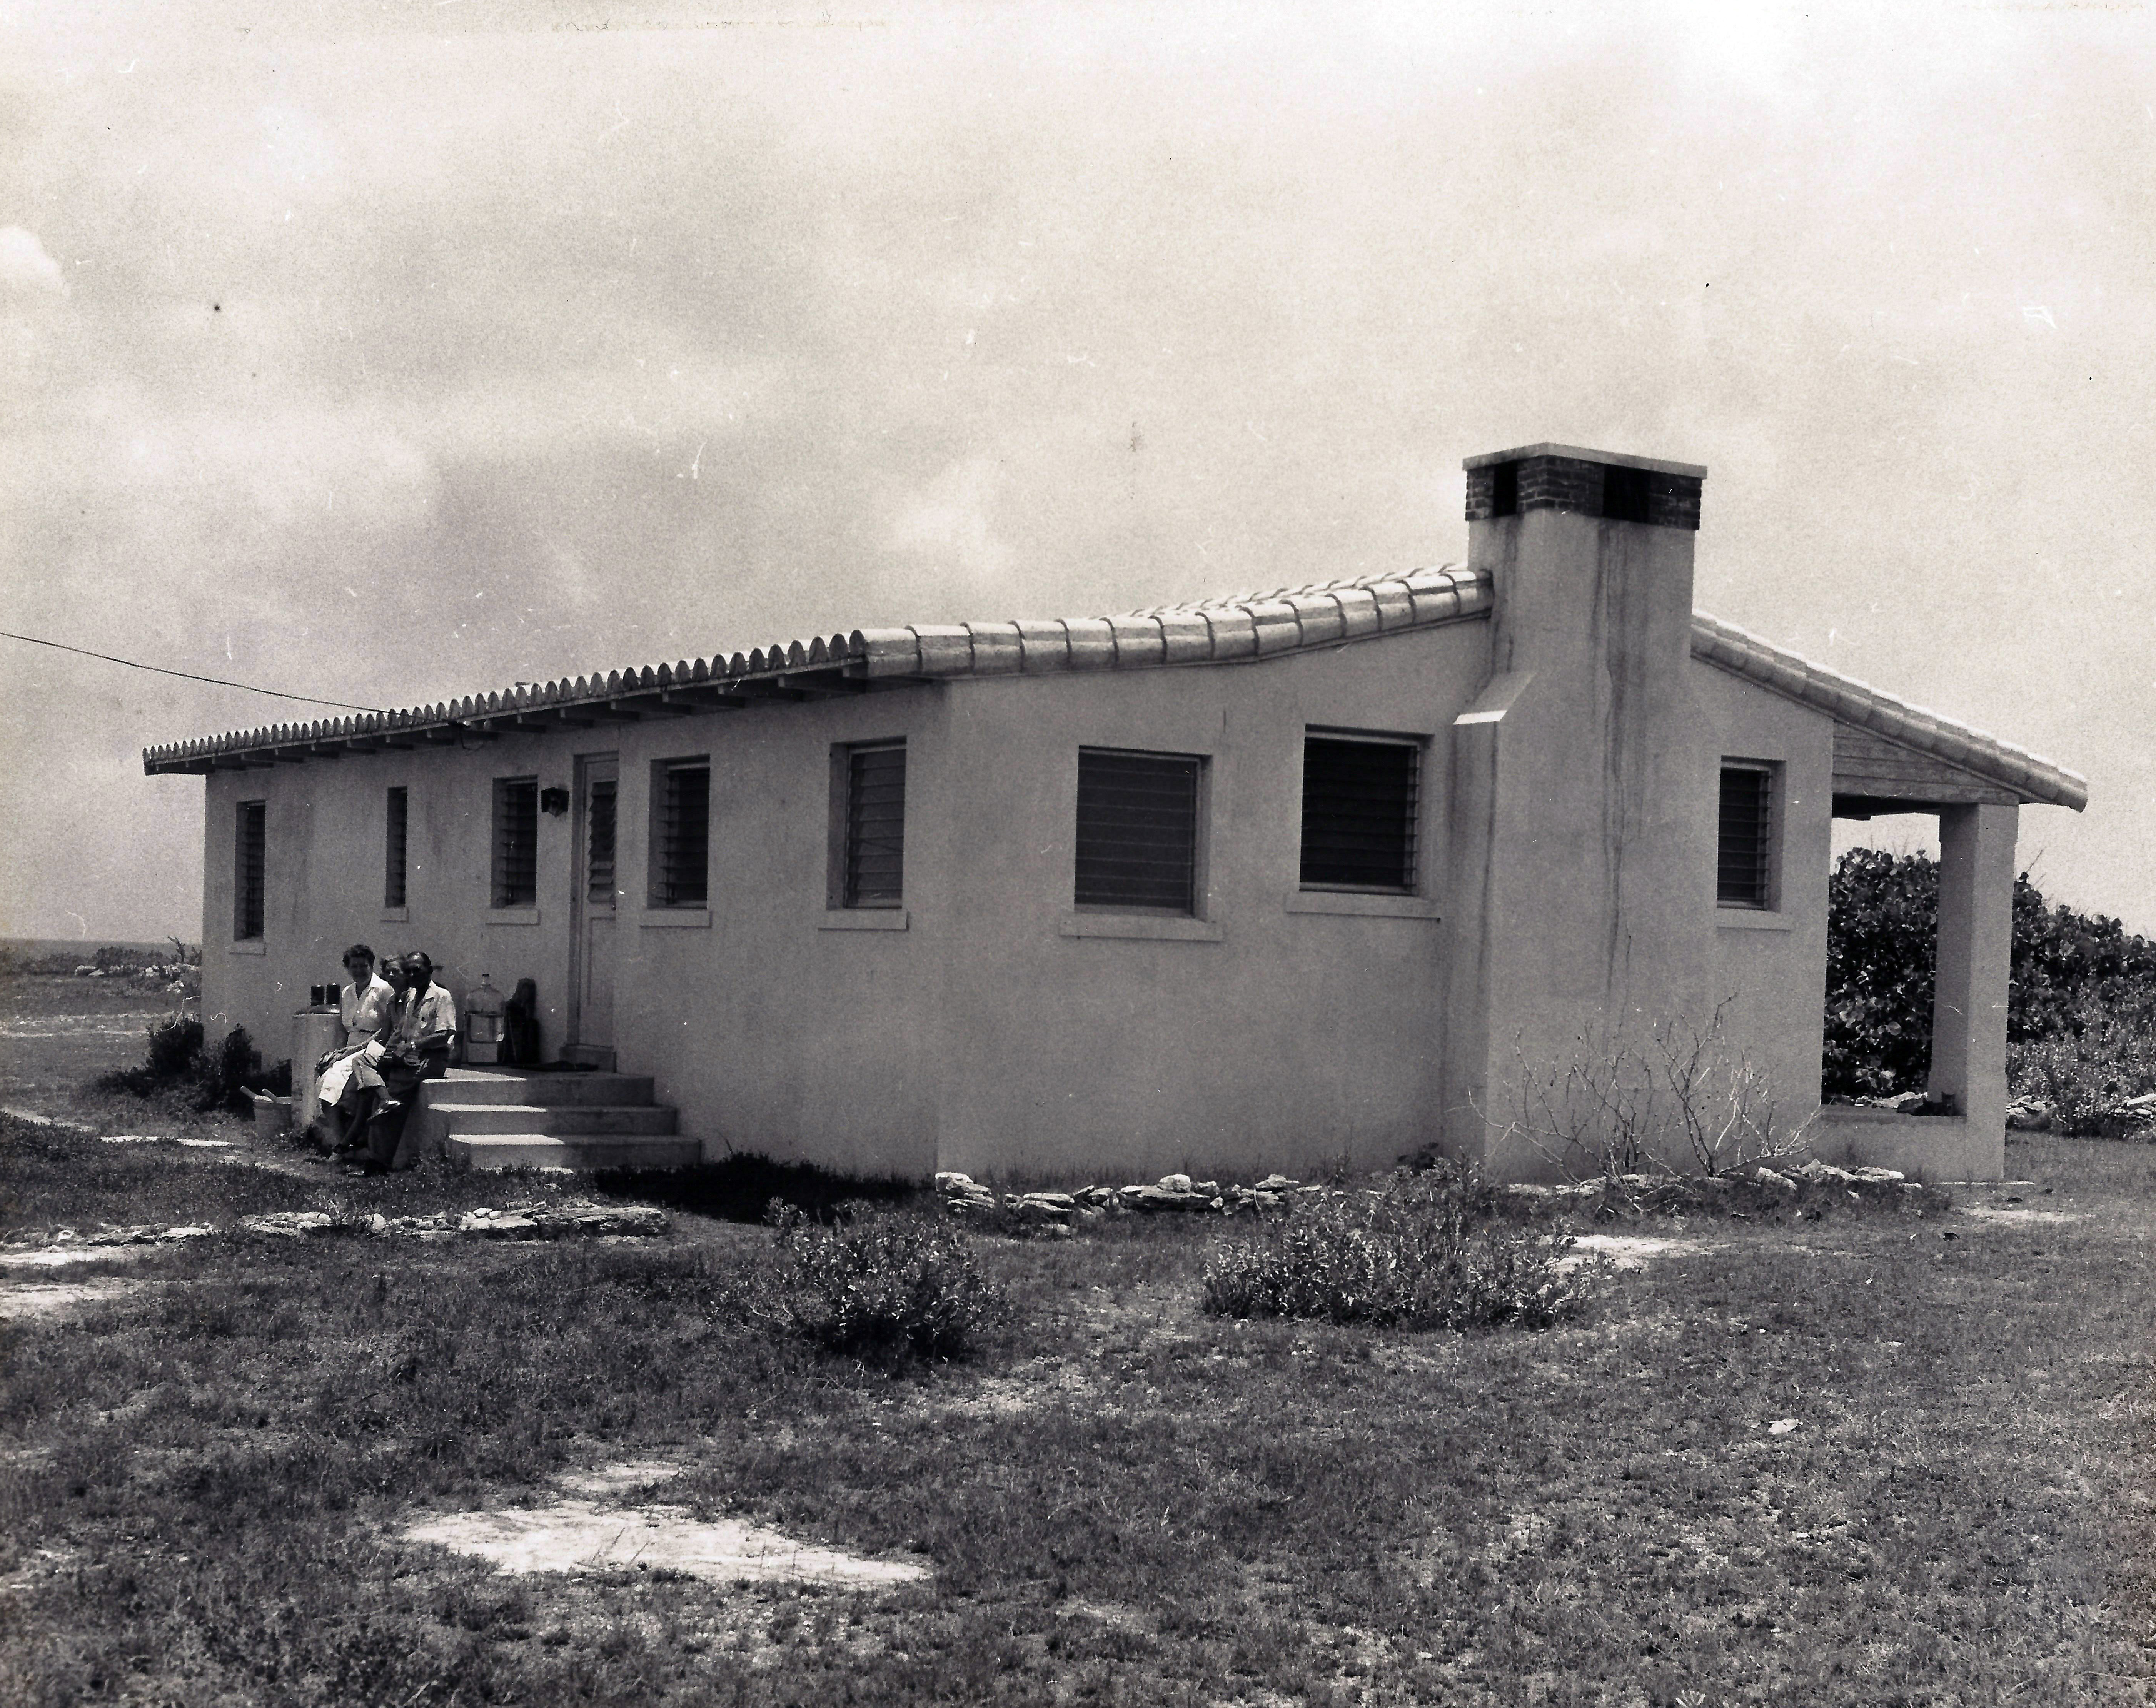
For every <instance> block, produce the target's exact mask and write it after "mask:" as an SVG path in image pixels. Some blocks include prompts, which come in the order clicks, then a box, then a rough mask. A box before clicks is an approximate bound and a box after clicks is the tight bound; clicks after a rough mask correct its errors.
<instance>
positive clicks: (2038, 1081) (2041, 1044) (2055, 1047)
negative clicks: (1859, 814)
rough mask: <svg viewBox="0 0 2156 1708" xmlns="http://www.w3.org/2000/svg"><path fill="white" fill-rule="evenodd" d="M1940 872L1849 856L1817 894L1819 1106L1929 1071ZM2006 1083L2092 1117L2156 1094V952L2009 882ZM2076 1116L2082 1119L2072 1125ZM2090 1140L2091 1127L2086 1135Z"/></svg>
mask: <svg viewBox="0 0 2156 1708" xmlns="http://www.w3.org/2000/svg"><path fill="white" fill-rule="evenodd" d="M1938 889H1939V870H1938V864H1936V863H1935V862H1934V861H1933V860H1932V859H1930V858H1929V857H1928V856H1926V855H1924V854H1907V855H1901V856H1897V855H1894V854H1886V853H1884V852H1882V851H1881V850H1880V849H1851V850H1850V851H1849V852H1848V853H1847V854H1844V855H1843V856H1842V857H1841V859H1840V860H1839V861H1837V862H1836V863H1835V869H1834V875H1833V877H1832V879H1831V880H1830V882H1829V885H1828V890H1827V973H1826V1038H1825V1055H1824V1071H1823V1073H1822V1075H1821V1080H1822V1085H1821V1089H1822V1090H1823V1092H1824V1094H1825V1095H1827V1096H1829V1097H1853V1096H1860V1095H1892V1094H1894V1093H1897V1092H1901V1091H1911V1090H1922V1089H1923V1087H1924V1085H1925V1082H1926V1080H1927V1079H1928V1076H1929V1074H1930V1071H1931V1057H1932V996H1933V967H1934V963H1935V960H1936V955H1937V947H1938ZM2010 977H2011V982H2010V985H2009V987H2008V990H2007V1004H2006V1036H2007V1039H2008V1041H2009V1043H2010V1045H2011V1046H2012V1048H2011V1049H2010V1054H2009V1057H2008V1068H2007V1075H2008V1080H2009V1082H2010V1084H2011V1085H2012V1086H2013V1088H2014V1090H2015V1093H2016V1095H2022V1096H2033V1097H2040V1098H2041V1099H2042V1100H2044V1101H2045V1102H2046V1103H2050V1104H2052V1105H2055V1106H2056V1107H2057V1108H2058V1109H2059V1110H2061V1111H2066V1110H2083V1111H2088V1112H2092V1111H2093V1110H2097V1109H2099V1108H2104V1107H2108V1106H2109V1105H2111V1104H2113V1103H2116V1102H2117V1100H2119V1099H2120V1098H2121V1097H2122V1096H2131V1095H2136V1094H2138V1092H2141V1091H2145V1090H2150V1089H2152V1087H2156V1068H2152V1067H2151V1066H2150V1065H2149V1060H2148V1058H2149V1054H2150V1051H2151V1048H2152V1044H2151V1040H2152V1036H2156V943H2151V942H2149V941H2148V940H2147V939H2146V938H2143V937H2138V936H2130V935H2128V932H2127V931H2126V930H2125V928H2124V927H2123V926H2121V925H2120V924H2119V922H2118V921H2117V920H2115V919H2112V918H2110V917H2109V916H2106V915H2103V914H2087V913H2082V912H2081V911H2080V910H2077V909H2076V908H2071V907H2068V906H2066V905H2063V904H2061V905H2056V906H2054V905H2051V904H2049V903H2047V902H2046V900H2044V895H2043V892H2042V891H2041V890H2039V889H2037V887H2036V886H2035V885H2034V884H2032V883H2031V882H2030V880H2029V875H2028V874H2027V873H2026V872H2024V873H2022V874H2021V875H2020V876H2019V877H2017V878H2016V879H2015V880H2014V949H2013V967H2012V972H2011V975H2010ZM2076 1118H2079V1117H2076ZM2090 1130H2093V1128H2092V1127H2091V1129H2090Z"/></svg>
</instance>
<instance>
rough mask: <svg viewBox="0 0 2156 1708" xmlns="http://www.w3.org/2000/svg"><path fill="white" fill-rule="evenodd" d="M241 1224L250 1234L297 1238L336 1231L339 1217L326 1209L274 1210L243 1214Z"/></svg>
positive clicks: (240, 1219)
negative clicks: (252, 1214)
mask: <svg viewBox="0 0 2156 1708" xmlns="http://www.w3.org/2000/svg"><path fill="white" fill-rule="evenodd" d="M239 1225H240V1226H241V1227H243V1228H245V1229H247V1231H248V1232H249V1233H250V1234H270V1235H272V1236H274V1237H275V1238H277V1239H298V1238H300V1236H301V1235H303V1234H333V1233H335V1232H336V1228H337V1218H336V1217H334V1216H332V1215H331V1214H330V1213H329V1212H328V1211H326V1210H273V1211H271V1212H270V1213H268V1214H267V1215H261V1216H242V1217H241V1218H239Z"/></svg>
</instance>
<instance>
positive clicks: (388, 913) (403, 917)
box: [382, 907, 412, 926]
mask: <svg viewBox="0 0 2156 1708" xmlns="http://www.w3.org/2000/svg"><path fill="white" fill-rule="evenodd" d="M411 918H412V910H411V909H410V908H408V907H385V908H383V909H382V924H384V925H386V926H401V925H408V924H409V923H410V922H411Z"/></svg>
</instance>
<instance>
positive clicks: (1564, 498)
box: [1445, 444, 1713, 1172]
mask: <svg viewBox="0 0 2156 1708" xmlns="http://www.w3.org/2000/svg"><path fill="white" fill-rule="evenodd" d="M1466 469H1467V519H1468V522H1469V530H1468V562H1469V563H1470V565H1471V566H1472V567H1476V568H1478V569H1486V570H1487V571H1489V572H1490V574H1491V581H1492V583H1493V586H1494V589H1495V593H1496V611H1495V613H1494V616H1493V618H1492V628H1491V654H1490V663H1491V675H1490V679H1489V680H1488V682H1487V683H1486V685H1485V686H1484V688H1483V690H1482V692H1481V695H1478V696H1477V698H1476V700H1475V701H1474V703H1473V704H1472V705H1471V706H1470V707H1469V709H1468V710H1467V711H1466V712H1465V713H1463V714H1462V715H1461V716H1460V718H1459V720H1458V721H1456V722H1455V725H1454V728H1453V737H1452V741H1453V799H1452V803H1451V811H1450V814H1449V815H1448V823H1449V826H1450V849H1449V859H1448V862H1447V866H1448V875H1449V881H1448V884H1447V902H1446V919H1447V934H1448V951H1449V952H1448V999H1447V1005H1446V1041H1445V1059H1446V1091H1445V1098H1446V1109H1447V1114H1446V1132H1447V1136H1448V1139H1449V1141H1450V1142H1451V1143H1452V1144H1453V1145H1454V1146H1455V1148H1456V1149H1460V1150H1462V1151H1466V1152H1468V1153H1469V1154H1471V1155H1477V1156H1486V1157H1489V1160H1490V1161H1491V1162H1492V1163H1493V1165H1496V1164H1499V1160H1500V1159H1499V1158H1498V1157H1496V1156H1495V1155H1493V1154H1491V1145H1492V1144H1493V1143H1494V1142H1497V1141H1498V1136H1500V1135H1501V1132H1502V1130H1503V1126H1504V1124H1505V1123H1506V1121H1507V1120H1508V1118H1509V1115H1510V1111H1509V1110H1508V1104H1509V1103H1510V1102H1512V1101H1515V1100H1517V1095H1518V1093H1517V1081H1518V1080H1519V1079H1520V1078H1521V1075H1522V1072H1523V1071H1524V1072H1525V1073H1526V1074H1527V1075H1537V1074H1545V1073H1549V1072H1553V1071H1554V1072H1556V1073H1558V1074H1559V1075H1562V1072H1563V1069H1564V1068H1565V1067H1566V1066H1567V1065H1568V1064H1569V1060H1570V1059H1571V1058H1572V1057H1573V1056H1577V1055H1578V1054H1581V1053H1583V1052H1584V1053H1586V1054H1595V1053H1597V1052H1599V1051H1603V1050H1606V1049H1609V1048H1610V1047H1611V1039H1613V1038H1614V1037H1615V1036H1617V1035H1618V1034H1625V1036H1626V1037H1628V1038H1630V1039H1633V1040H1635V1041H1642V1042H1643V1041H1644V1040H1645V1037H1646V1036H1647V1035H1648V1034H1650V1033H1651V1029H1652V1028H1653V1027H1654V1026H1655V1024H1656V1023H1660V1022H1662V1021H1665V1020H1669V1019H1679V1020H1683V1021H1686V1022H1689V1023H1695V1024H1698V1025H1702V1026H1703V1025H1704V1024H1705V1023H1707V1018H1708V1015H1707V1013H1706V1012H1705V1008H1706V1007H1707V1004H1706V1001H1705V998H1706V991H1705V979H1706V966H1707V951H1708V948H1709V946H1710V945H1711V942H1712V918H1713V882H1712V875H1713V864H1712V852H1713V813H1712V800H1711V798H1710V793H1709V789H1710V779H1709V777H1708V775H1707V772H1708V769H1709V767H1707V765H1706V763H1705V762H1704V761H1703V759H1702V757H1701V756H1702V749H1701V746H1700V740H1699V734H1698V726H1699V720H1698V718H1697V716H1696V715H1695V712H1694V709H1693V700H1692V688H1691V617H1692V609H1691V601H1692V543H1693V538H1694V536H1695V534H1696V533H1697V531H1698V527H1699V513H1700V490H1701V485H1702V482H1703V481H1704V480H1705V479H1706V476H1707V470H1706V469H1702V468H1700V467H1698V466H1697V465H1695V464H1689V463H1668V462H1660V461H1656V460H1654V459H1649V458H1645V457H1633V456H1622V455H1617V454H1612V453H1609V452H1607V451H1591V450H1582V449H1578V448H1576V447H1573V446H1570V445H1557V444H1535V445H1523V446H1521V447H1520V448H1518V449H1515V450H1508V451H1496V452H1492V453H1491V454H1489V455H1486V456H1479V457H1471V458H1469V459H1467V462H1466ZM1501 1166H1503V1167H1506V1168H1507V1172H1522V1170H1523V1169H1530V1168H1532V1163H1531V1162H1527V1161H1526V1160H1523V1159H1522V1158H1518V1157H1512V1158H1509V1159H1506V1161H1505V1162H1503V1163H1502V1165H1501Z"/></svg>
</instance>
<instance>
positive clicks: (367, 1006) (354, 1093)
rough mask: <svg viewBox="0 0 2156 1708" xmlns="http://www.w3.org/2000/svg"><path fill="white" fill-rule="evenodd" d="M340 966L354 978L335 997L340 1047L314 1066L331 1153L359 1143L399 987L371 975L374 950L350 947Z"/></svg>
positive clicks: (356, 945)
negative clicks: (341, 1033)
mask: <svg viewBox="0 0 2156 1708" xmlns="http://www.w3.org/2000/svg"><path fill="white" fill-rule="evenodd" d="M344 966H345V971H346V972H347V973H349V974H350V975H351V976H352V982H350V983H349V984H347V985H346V986H345V987H344V988H343V989H342V991H341V992H339V993H338V998H337V1013H338V1017H339V1018H341V1019H342V1021H343V1022H344V1043H343V1044H342V1045H341V1046H340V1047H339V1048H337V1049H333V1050H331V1051H330V1052H329V1054H326V1055H325V1056H324V1057H323V1058H322V1059H321V1060H320V1061H319V1062H317V1063H316V1064H315V1071H316V1073H317V1074H318V1075H321V1083H320V1085H319V1086H318V1088H317V1091H316V1095H317V1096H318V1098H319V1099H320V1101H321V1122H322V1125H323V1126H324V1127H325V1128H326V1131H327V1136H328V1139H329V1144H330V1148H331V1149H332V1150H349V1149H353V1148H356V1147H357V1145H358V1144H359V1143H360V1142H361V1137H360V1136H361V1135H362V1133H364V1131H366V1125H367V1117H368V1116H369V1115H371V1114H372V1111H373V1105H374V1100H375V1095H376V1094H377V1093H378V1092H379V1091H380V1090H382V1076H381V1075H380V1073H379V1072H378V1071H377V1069H376V1064H377V1062H379V1061H380V1060H381V1059H382V1052H383V1051H384V1050H385V1049H387V1048H388V1044H389V1043H390V1041H391V1039H392V1038H393V1036H394V1034H395V1029H396V1024H397V987H396V985H395V983H394V982H393V980H392V979H389V978H385V977H382V973H378V972H376V971H375V967H374V951H373V950H372V949H370V948H368V947H367V945H366V944H364V943H354V944H353V945H352V947H350V948H349V949H347V950H346V951H344ZM394 966H395V962H388V963H386V964H385V965H384V967H382V972H390V971H391V969H392V968H393V967H394Z"/></svg>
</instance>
